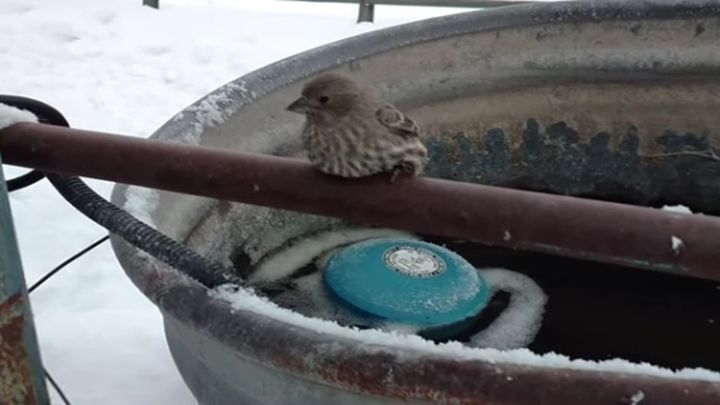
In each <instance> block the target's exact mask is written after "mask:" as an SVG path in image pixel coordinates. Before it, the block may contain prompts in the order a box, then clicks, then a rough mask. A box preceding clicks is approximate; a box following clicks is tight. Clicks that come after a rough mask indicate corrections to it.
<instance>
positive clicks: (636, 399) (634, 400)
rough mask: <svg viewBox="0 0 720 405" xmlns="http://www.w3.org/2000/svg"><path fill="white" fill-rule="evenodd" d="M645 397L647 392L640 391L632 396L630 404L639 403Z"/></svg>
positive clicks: (635, 404) (636, 404)
mask: <svg viewBox="0 0 720 405" xmlns="http://www.w3.org/2000/svg"><path fill="white" fill-rule="evenodd" d="M644 399H645V393H644V392H642V391H638V392H636V393H635V394H633V396H631V397H630V405H638V404H639V403H640V402H642V401H643V400H644Z"/></svg>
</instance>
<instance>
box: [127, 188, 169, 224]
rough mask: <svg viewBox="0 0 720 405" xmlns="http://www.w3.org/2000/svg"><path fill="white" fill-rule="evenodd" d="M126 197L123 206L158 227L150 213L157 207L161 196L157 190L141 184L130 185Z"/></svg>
mask: <svg viewBox="0 0 720 405" xmlns="http://www.w3.org/2000/svg"><path fill="white" fill-rule="evenodd" d="M125 197H126V199H125V205H124V207H123V208H124V209H125V211H127V212H128V214H130V215H132V216H134V217H135V218H137V219H139V220H140V221H142V222H144V223H146V224H147V225H148V226H150V227H152V228H157V227H156V226H155V223H154V222H153V219H152V216H151V215H150V213H151V212H154V211H155V210H156V209H157V207H158V203H159V197H160V196H159V195H158V192H157V191H156V190H153V189H150V188H145V187H140V186H129V187H128V188H127V191H126V192H125Z"/></svg>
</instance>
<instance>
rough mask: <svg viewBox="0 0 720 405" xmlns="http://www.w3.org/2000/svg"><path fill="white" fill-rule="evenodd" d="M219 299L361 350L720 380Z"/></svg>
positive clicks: (244, 298) (233, 296)
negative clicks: (440, 339)
mask: <svg viewBox="0 0 720 405" xmlns="http://www.w3.org/2000/svg"><path fill="white" fill-rule="evenodd" d="M208 294H209V295H210V296H212V297H215V298H217V299H222V300H225V301H227V302H228V303H229V304H230V305H231V306H232V308H233V309H235V310H245V311H252V312H255V313H259V314H263V315H264V316H267V317H269V318H271V319H276V320H278V321H281V322H284V323H287V324H289V325H294V326H298V327H302V328H307V329H310V330H313V331H315V332H317V333H324V334H332V335H334V336H338V337H341V338H345V339H349V340H352V341H356V342H362V343H363V344H362V345H358V349H359V350H363V348H368V350H377V347H375V346H374V345H380V346H395V347H397V348H398V350H414V351H420V352H424V353H429V354H435V355H440V356H446V357H451V358H455V359H459V360H483V361H487V362H490V363H493V364H497V363H510V364H524V365H529V366H542V367H551V368H559V369H576V370H595V371H612V372H622V373H632V374H643V375H652V376H657V377H673V378H679V379H697V380H706V381H714V382H720V374H718V373H716V372H713V371H710V370H706V369H702V368H692V369H689V368H688V369H681V370H675V371H674V370H670V369H667V368H663V367H658V366H654V365H651V364H648V363H631V362H629V361H626V360H622V359H611V360H605V361H591V360H582V359H570V358H569V357H567V356H564V355H562V354H557V353H547V354H542V355H539V354H536V353H533V352H532V351H530V350H527V349H513V350H498V349H490V348H472V347H468V346H465V345H463V344H462V343H459V342H455V341H450V342H446V343H435V342H432V341H430V340H426V339H423V338H421V337H420V336H417V335H412V334H405V333H403V332H397V331H394V330H384V331H382V330H376V329H365V330H359V329H357V328H352V327H340V326H339V325H338V323H337V322H334V321H329V320H325V319H319V318H310V317H307V316H305V315H303V314H300V313H298V312H295V311H289V310H287V309H284V308H281V307H279V306H278V305H277V304H275V303H274V302H272V301H269V300H267V299H266V298H264V297H260V296H258V295H256V294H254V293H251V292H249V291H247V290H245V289H243V288H240V289H238V288H237V286H235V285H223V286H219V287H217V288H215V289H213V290H210V291H208Z"/></svg>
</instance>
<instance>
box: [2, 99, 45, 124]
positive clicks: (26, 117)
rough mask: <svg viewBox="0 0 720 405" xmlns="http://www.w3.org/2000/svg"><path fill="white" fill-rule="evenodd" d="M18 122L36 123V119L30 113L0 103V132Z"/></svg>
mask: <svg viewBox="0 0 720 405" xmlns="http://www.w3.org/2000/svg"><path fill="white" fill-rule="evenodd" d="M19 122H38V119H37V117H36V116H35V114H33V113H31V112H30V111H26V110H21V109H19V108H15V107H11V106H9V105H7V104H2V103H0V130H1V129H5V128H7V127H9V126H10V125H13V124H17V123H19Z"/></svg>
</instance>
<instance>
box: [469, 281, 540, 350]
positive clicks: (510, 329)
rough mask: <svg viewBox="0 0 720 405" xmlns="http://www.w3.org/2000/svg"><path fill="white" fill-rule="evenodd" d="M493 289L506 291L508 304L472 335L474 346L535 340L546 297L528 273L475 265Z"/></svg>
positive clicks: (512, 346) (521, 344)
mask: <svg viewBox="0 0 720 405" xmlns="http://www.w3.org/2000/svg"><path fill="white" fill-rule="evenodd" d="M479 270H481V273H482V275H483V277H485V280H487V282H488V283H489V284H490V285H491V286H492V288H493V289H494V290H501V291H506V292H508V293H510V304H509V305H508V307H507V308H506V309H505V311H503V312H502V313H501V314H500V316H498V318H497V319H496V320H495V321H494V322H493V323H492V324H491V325H490V326H488V327H487V328H485V330H483V331H482V332H480V333H478V334H477V335H475V336H473V337H472V338H471V339H470V344H471V345H472V346H474V347H492V348H495V349H517V348H522V347H526V346H528V345H529V344H530V343H532V342H533V340H535V335H537V333H538V331H539V330H540V326H541V325H542V319H543V314H544V312H545V304H546V303H547V300H548V297H547V295H545V292H544V291H543V290H542V288H540V286H539V285H537V284H536V283H535V281H533V280H532V279H531V278H530V277H527V276H526V275H524V274H521V273H516V272H514V271H510V270H506V269H479Z"/></svg>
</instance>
